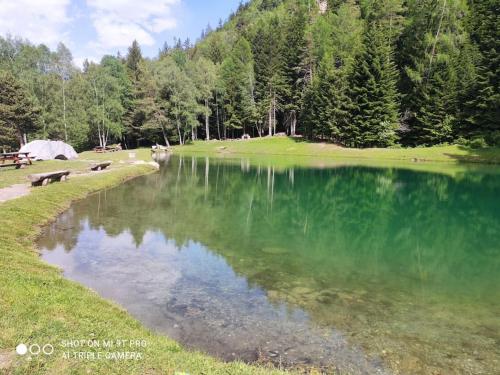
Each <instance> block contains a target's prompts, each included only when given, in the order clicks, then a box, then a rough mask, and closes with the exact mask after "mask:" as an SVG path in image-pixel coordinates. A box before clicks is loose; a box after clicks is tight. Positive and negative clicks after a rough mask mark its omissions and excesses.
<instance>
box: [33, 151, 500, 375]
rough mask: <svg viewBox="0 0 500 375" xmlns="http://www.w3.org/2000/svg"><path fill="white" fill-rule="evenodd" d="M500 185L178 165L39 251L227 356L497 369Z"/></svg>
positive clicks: (64, 226) (182, 337) (456, 370)
mask: <svg viewBox="0 0 500 375" xmlns="http://www.w3.org/2000/svg"><path fill="white" fill-rule="evenodd" d="M499 193H500V175H499V174H482V173H479V172H474V173H463V174H461V175H460V176H459V177H456V178H452V177H449V176H446V175H438V174H430V173H419V172H412V171H408V170H403V169H377V168H367V167H353V166H339V167H338V168H323V169H313V168H287V169H279V168H278V167H277V166H276V165H273V164H272V163H271V162H262V161H261V162H257V163H255V164H252V163H251V162H249V161H248V160H245V159H242V160H221V159H205V158H191V157H184V158H182V157H178V156H173V157H171V158H170V159H169V160H168V161H167V162H166V163H165V164H164V165H163V167H162V169H161V171H160V172H159V173H158V174H155V175H150V176H145V177H141V178H138V179H135V180H133V181H130V182H128V183H126V184H123V185H121V186H119V187H117V188H114V189H110V190H107V191H103V192H100V193H98V194H95V195H92V196H91V197H89V198H87V199H85V200H83V201H81V202H78V203H75V204H74V205H73V206H72V207H71V209H69V210H68V211H67V212H65V213H64V214H62V215H61V216H60V217H59V218H58V219H57V220H56V221H55V222H54V223H53V224H52V225H51V226H50V227H48V228H46V230H45V232H44V234H43V236H42V238H41V239H40V241H39V246H40V248H41V250H42V256H43V258H44V259H45V260H47V261H48V262H50V263H53V264H56V265H59V266H61V267H62V269H63V270H64V273H65V275H66V276H67V277H68V278H70V279H73V280H76V281H78V282H81V283H82V284H85V285H87V286H89V287H91V288H93V289H94V290H96V291H97V292H99V293H100V294H101V295H103V296H104V297H106V298H109V299H113V300H115V301H117V302H118V303H120V304H121V305H123V306H124V307H125V308H126V309H127V310H128V311H130V313H131V314H133V315H134V316H135V317H137V318H138V319H139V320H141V321H142V322H144V323H145V324H146V325H147V326H149V327H151V328H153V329H155V330H157V331H159V332H164V333H166V334H168V335H169V336H170V337H172V338H174V339H177V340H178V341H180V342H181V343H183V344H185V345H186V346H189V347H192V348H197V349H201V350H203V351H206V352H208V353H211V354H213V355H216V356H218V357H220V358H223V359H226V360H232V359H243V360H245V361H272V362H274V363H276V364H283V365H286V366H291V367H294V366H310V365H313V366H316V367H321V368H323V369H324V370H325V372H327V371H330V370H332V369H339V370H341V371H345V372H351V373H354V374H374V373H380V374H392V373H396V374H399V373H401V374H495V373H499V371H498V369H499V368H500V196H499Z"/></svg>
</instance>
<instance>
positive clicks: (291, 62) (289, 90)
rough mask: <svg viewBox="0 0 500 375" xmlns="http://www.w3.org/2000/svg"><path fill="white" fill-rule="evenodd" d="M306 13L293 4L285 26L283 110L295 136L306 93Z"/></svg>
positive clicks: (298, 5)
mask: <svg viewBox="0 0 500 375" xmlns="http://www.w3.org/2000/svg"><path fill="white" fill-rule="evenodd" d="M306 21H307V19H306V12H305V10H304V8H303V7H301V6H300V4H291V5H290V6H289V8H288V9H287V18H286V20H285V25H284V42H283V48H282V55H283V58H282V60H283V77H284V85H283V98H282V101H283V103H284V105H283V109H284V111H285V122H286V124H287V128H289V129H290V134H291V135H295V133H296V129H297V119H298V118H299V117H300V108H301V106H302V103H301V100H302V95H303V92H304V77H303V74H302V73H301V70H300V65H301V58H302V51H303V50H305V48H306V44H305V43H306V40H305V27H306Z"/></svg>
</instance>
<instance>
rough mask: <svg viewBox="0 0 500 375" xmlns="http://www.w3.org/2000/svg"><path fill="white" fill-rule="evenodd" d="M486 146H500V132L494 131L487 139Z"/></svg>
mask: <svg viewBox="0 0 500 375" xmlns="http://www.w3.org/2000/svg"><path fill="white" fill-rule="evenodd" d="M487 141H488V144H489V145H491V146H500V130H496V131H494V132H493V133H491V134H490V135H489V137H488V138H487Z"/></svg>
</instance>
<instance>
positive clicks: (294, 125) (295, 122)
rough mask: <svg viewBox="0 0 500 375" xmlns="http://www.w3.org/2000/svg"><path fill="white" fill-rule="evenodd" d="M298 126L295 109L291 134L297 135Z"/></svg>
mask: <svg viewBox="0 0 500 375" xmlns="http://www.w3.org/2000/svg"><path fill="white" fill-rule="evenodd" d="M296 127H297V113H296V112H295V111H292V123H291V124H290V135H291V136H292V137H294V136H295V132H296Z"/></svg>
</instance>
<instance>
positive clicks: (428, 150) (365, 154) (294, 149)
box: [174, 137, 500, 164]
mask: <svg viewBox="0 0 500 375" xmlns="http://www.w3.org/2000/svg"><path fill="white" fill-rule="evenodd" d="M174 149H175V150H176V151H178V152H179V151H180V152H199V153H206V154H211V153H219V154H251V155H286V156H287V157H288V158H294V157H304V156H308V157H319V158H325V159H331V158H336V159H360V160H367V161H375V162H376V161H403V162H412V163H415V162H439V163H443V162H444V163H455V164H456V163H485V164H500V148H487V149H478V150H476V149H471V148H468V147H464V146H436V147H419V148H394V149H388V148H385V149H349V148H341V147H338V146H335V145H332V144H324V143H310V142H305V141H303V140H302V139H293V138H287V137H275V138H256V139H252V140H249V141H209V142H203V141H198V142H194V144H191V145H186V146H182V147H180V146H176V147H174Z"/></svg>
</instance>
